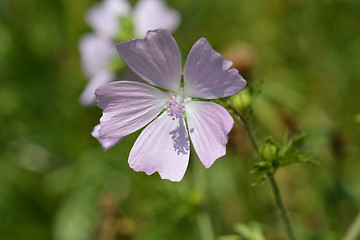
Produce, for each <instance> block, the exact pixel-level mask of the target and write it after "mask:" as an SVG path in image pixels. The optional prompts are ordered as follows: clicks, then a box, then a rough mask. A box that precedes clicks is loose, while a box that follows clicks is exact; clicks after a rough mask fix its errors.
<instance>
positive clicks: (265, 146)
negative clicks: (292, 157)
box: [260, 139, 279, 161]
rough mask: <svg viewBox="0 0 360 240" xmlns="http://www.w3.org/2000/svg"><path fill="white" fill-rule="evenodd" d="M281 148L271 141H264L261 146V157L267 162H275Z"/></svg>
mask: <svg viewBox="0 0 360 240" xmlns="http://www.w3.org/2000/svg"><path fill="white" fill-rule="evenodd" d="M278 151H279V147H278V146H277V145H276V144H275V143H274V142H273V141H272V140H270V139H268V140H266V141H264V142H262V143H261V145H260V155H261V157H262V158H263V159H264V160H266V161H274V160H276V159H277V155H278Z"/></svg>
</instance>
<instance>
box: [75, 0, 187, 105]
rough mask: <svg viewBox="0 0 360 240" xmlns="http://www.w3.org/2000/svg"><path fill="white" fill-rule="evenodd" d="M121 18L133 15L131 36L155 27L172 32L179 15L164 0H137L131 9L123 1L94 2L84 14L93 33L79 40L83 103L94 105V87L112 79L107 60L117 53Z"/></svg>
mask: <svg viewBox="0 0 360 240" xmlns="http://www.w3.org/2000/svg"><path fill="white" fill-rule="evenodd" d="M122 17H130V18H132V21H133V32H132V33H131V35H132V36H131V37H134V38H135V37H137V38H141V37H143V36H145V34H146V32H147V31H148V30H152V29H156V28H166V29H168V30H170V31H174V30H175V29H176V28H177V27H178V26H179V24H180V14H179V13H178V12H177V11H175V10H174V9H171V8H169V7H168V6H167V5H166V4H165V3H164V1H163V0H140V1H138V2H137V4H136V5H135V7H134V9H131V6H130V4H129V3H128V2H127V1H126V0H104V1H102V2H99V3H98V4H96V5H94V6H93V7H92V8H91V9H90V10H89V11H88V12H87V14H86V22H87V23H88V24H89V26H90V27H91V28H92V29H93V30H94V33H92V34H86V35H85V36H83V37H82V38H81V39H80V42H79V49H80V56H81V63H82V68H83V71H84V73H85V75H86V77H87V78H88V79H89V83H88V84H87V86H86V87H85V89H84V91H83V92H82V93H81V96H80V102H81V103H82V104H83V105H91V104H93V103H94V102H95V95H94V91H95V89H96V88H97V87H99V86H101V85H104V84H105V83H108V82H110V81H112V80H114V78H115V73H114V72H113V71H112V70H110V69H109V63H110V62H111V60H113V59H114V58H116V57H117V55H118V54H117V50H116V39H115V38H116V36H121V35H122V34H123V33H124V29H122V27H123V26H122V22H121V18H122ZM126 34H129V33H126Z"/></svg>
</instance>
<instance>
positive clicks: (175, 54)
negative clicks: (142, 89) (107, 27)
mask: <svg viewBox="0 0 360 240" xmlns="http://www.w3.org/2000/svg"><path fill="white" fill-rule="evenodd" d="M117 48H118V51H119V54H120V56H121V58H122V59H123V60H124V61H125V63H126V64H127V65H128V67H129V68H130V69H131V70H133V71H134V72H135V73H136V74H137V75H139V76H140V77H141V78H142V79H144V80H145V81H147V82H149V83H151V84H154V85H156V86H158V87H161V88H165V89H168V90H173V91H175V92H176V91H178V89H179V87H180V78H181V57H180V50H179V47H178V46H177V44H176V41H175V39H174V38H173V37H172V36H171V34H170V32H169V31H168V30H165V29H157V30H154V31H148V32H147V34H146V37H145V39H133V40H130V41H127V42H122V43H118V45H117Z"/></svg>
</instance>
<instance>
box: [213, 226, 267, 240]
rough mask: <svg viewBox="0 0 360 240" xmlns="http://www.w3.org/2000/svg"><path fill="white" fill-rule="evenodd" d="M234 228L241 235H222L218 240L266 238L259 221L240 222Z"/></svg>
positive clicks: (257, 239) (256, 239)
mask: <svg viewBox="0 0 360 240" xmlns="http://www.w3.org/2000/svg"><path fill="white" fill-rule="evenodd" d="M234 228H235V231H236V232H237V233H238V234H239V235H227V236H221V237H219V238H218V240H265V237H264V235H263V231H262V228H261V225H260V224H259V223H257V222H250V223H249V224H242V223H238V224H236V225H235V227H234Z"/></svg>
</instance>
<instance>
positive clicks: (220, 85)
mask: <svg viewBox="0 0 360 240" xmlns="http://www.w3.org/2000/svg"><path fill="white" fill-rule="evenodd" d="M231 65H232V62H231V61H229V60H226V59H225V58H223V57H222V56H221V55H220V54H219V53H218V52H216V51H214V49H212V47H211V45H210V44H209V42H208V41H207V40H206V39H205V38H201V39H199V40H198V41H197V42H196V43H195V44H194V46H193V47H192V49H191V51H190V53H189V56H188V57H187V59H186V63H185V68H184V92H185V95H187V96H192V97H198V98H205V99H214V98H223V97H228V96H231V95H234V94H236V93H238V92H240V91H241V90H242V89H243V88H244V87H245V86H246V81H245V80H244V79H243V78H242V77H241V75H240V74H239V72H238V70H236V69H230V70H228V69H229V68H230V66H231Z"/></svg>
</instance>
